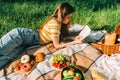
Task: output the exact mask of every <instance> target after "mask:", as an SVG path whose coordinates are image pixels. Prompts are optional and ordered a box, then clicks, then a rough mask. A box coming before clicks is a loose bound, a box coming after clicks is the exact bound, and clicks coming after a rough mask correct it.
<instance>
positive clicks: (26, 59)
mask: <svg viewBox="0 0 120 80" xmlns="http://www.w3.org/2000/svg"><path fill="white" fill-rule="evenodd" d="M43 60H44V53H41V52H40V53H37V54H36V55H35V56H33V55H27V54H25V55H23V56H22V57H21V58H20V63H19V64H18V65H17V66H16V68H15V71H16V72H18V73H21V74H28V73H30V72H31V70H32V69H33V68H34V67H35V64H37V63H38V62H41V61H43Z"/></svg>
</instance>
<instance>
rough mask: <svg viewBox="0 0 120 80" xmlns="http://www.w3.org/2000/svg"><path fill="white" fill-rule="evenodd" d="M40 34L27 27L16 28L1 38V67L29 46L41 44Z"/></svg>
mask: <svg viewBox="0 0 120 80" xmlns="http://www.w3.org/2000/svg"><path fill="white" fill-rule="evenodd" d="M39 39H40V38H39V34H38V32H37V31H35V30H31V29H27V28H15V29H13V30H11V31H10V32H8V33H7V34H6V35H4V36H3V37H2V38H1V39H0V69H2V68H3V67H4V66H5V65H6V64H7V63H9V62H10V60H12V59H15V58H16V57H17V56H18V55H19V54H20V53H22V52H23V51H24V50H25V49H26V48H28V47H29V46H33V45H37V44H39Z"/></svg>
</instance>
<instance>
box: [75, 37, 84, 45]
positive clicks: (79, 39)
mask: <svg viewBox="0 0 120 80" xmlns="http://www.w3.org/2000/svg"><path fill="white" fill-rule="evenodd" d="M74 40H75V41H77V42H78V43H80V44H81V43H83V42H84V41H85V38H84V37H82V36H76V37H75V39H74Z"/></svg>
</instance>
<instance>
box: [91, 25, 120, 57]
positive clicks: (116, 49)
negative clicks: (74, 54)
mask: <svg viewBox="0 0 120 80" xmlns="http://www.w3.org/2000/svg"><path fill="white" fill-rule="evenodd" d="M114 32H115V33H116V34H117V38H120V23H119V24H117V26H116V28H115V30H114ZM91 45H92V46H94V47H96V48H98V49H100V50H101V51H102V52H103V53H104V54H106V55H112V54H116V53H120V42H118V43H116V44H114V45H105V44H104V43H102V42H97V43H91Z"/></svg>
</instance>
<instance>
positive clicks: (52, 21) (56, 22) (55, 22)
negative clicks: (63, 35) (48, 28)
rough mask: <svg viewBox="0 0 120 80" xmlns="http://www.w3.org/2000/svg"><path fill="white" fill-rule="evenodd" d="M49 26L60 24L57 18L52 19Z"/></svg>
mask: <svg viewBox="0 0 120 80" xmlns="http://www.w3.org/2000/svg"><path fill="white" fill-rule="evenodd" d="M48 24H58V25H59V24H60V23H59V22H58V21H57V20H56V19H55V18H51V19H50V20H49V21H48Z"/></svg>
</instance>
